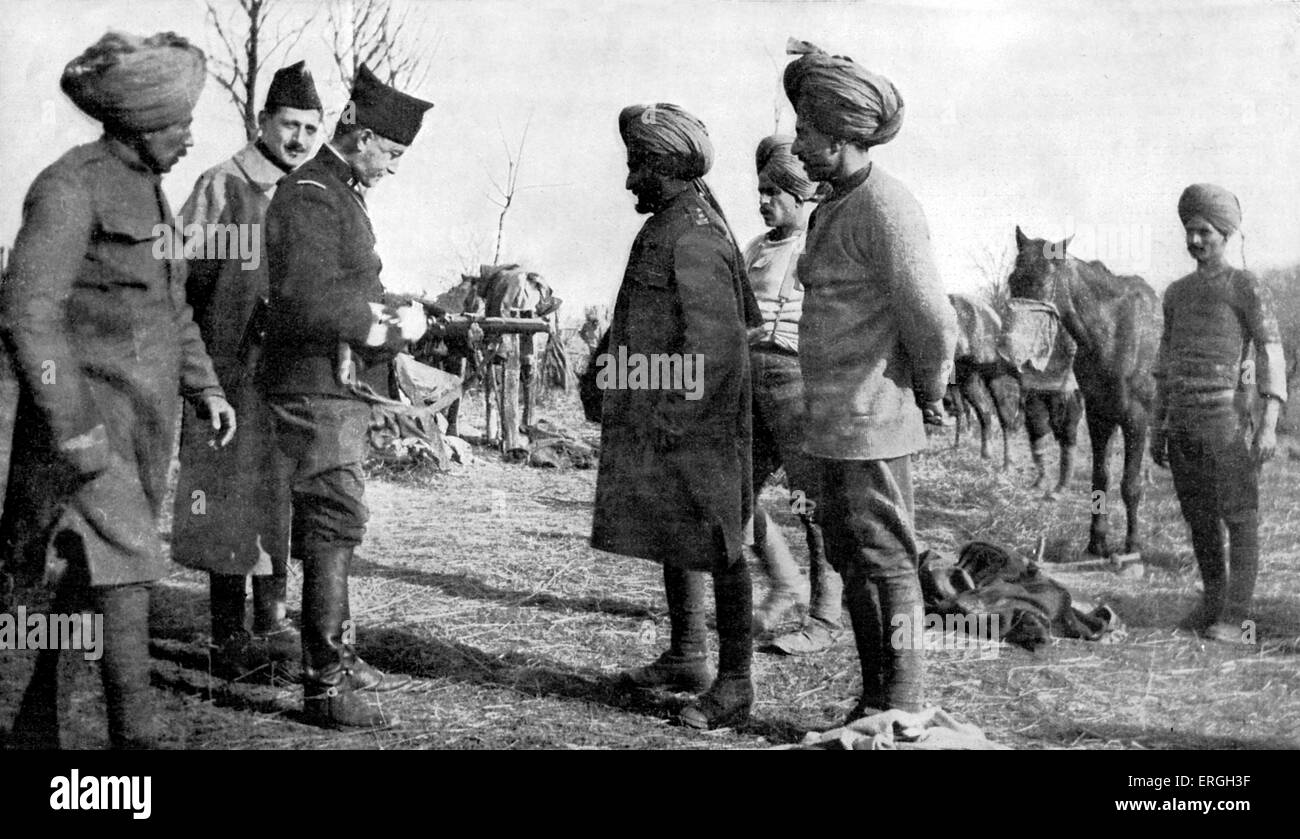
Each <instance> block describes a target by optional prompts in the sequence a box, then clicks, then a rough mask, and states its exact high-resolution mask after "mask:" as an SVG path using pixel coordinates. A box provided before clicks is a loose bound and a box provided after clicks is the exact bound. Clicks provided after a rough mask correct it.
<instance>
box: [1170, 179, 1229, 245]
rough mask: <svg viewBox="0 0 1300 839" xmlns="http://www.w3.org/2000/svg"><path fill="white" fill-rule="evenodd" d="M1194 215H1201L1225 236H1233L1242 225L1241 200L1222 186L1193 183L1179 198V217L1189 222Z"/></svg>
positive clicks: (1183, 221) (1185, 222) (1184, 221)
mask: <svg viewBox="0 0 1300 839" xmlns="http://www.w3.org/2000/svg"><path fill="white" fill-rule="evenodd" d="M1192 216H1200V217H1201V218H1203V219H1205V220H1206V221H1208V222H1209V223H1210V224H1212V225H1214V229H1215V230H1217V231H1219V232H1220V233H1222V234H1223V235H1224V236H1231V235H1232V234H1233V232H1235V231H1236V229H1237V228H1238V227H1241V202H1239V201H1238V200H1237V196H1235V195H1233V194H1232V193H1231V192H1228V190H1226V189H1224V188H1223V187H1221V186H1216V185H1215V184H1192V185H1191V186H1189V187H1188V188H1187V189H1184V190H1183V194H1182V196H1181V197H1180V198H1179V199H1178V218H1179V219H1180V220H1181V221H1182V223H1183V224H1187V222H1188V221H1189V220H1191V218H1192Z"/></svg>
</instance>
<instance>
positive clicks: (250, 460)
mask: <svg viewBox="0 0 1300 839" xmlns="http://www.w3.org/2000/svg"><path fill="white" fill-rule="evenodd" d="M322 111H323V108H322V106H321V101H320V97H319V96H318V95H317V93H316V85H315V83H314V82H313V81H312V77H311V72H310V71H309V70H307V68H306V64H305V63H304V62H302V61H299V62H298V63H297V64H293V65H291V66H289V67H284V68H282V69H280V70H279V71H277V72H276V74H275V76H274V78H272V80H271V87H270V89H269V90H268V91H267V94H266V103H265V105H264V107H263V109H262V112H261V114H260V115H259V116H258V126H259V135H258V138H257V139H256V140H254V141H253V142H250V143H249V144H248V145H246V146H244V148H243V149H241V150H240V151H238V152H237V153H236V154H235V155H234V156H233V157H230V158H228V159H227V160H225V161H223V162H222V163H220V164H218V165H216V166H214V167H212V168H211V169H209V170H208V171H206V172H204V173H203V175H202V176H200V177H199V179H198V182H197V183H195V185H194V190H193V192H191V193H190V198H189V200H188V201H186V202H185V206H184V207H183V208H181V219H182V220H183V223H184V225H185V227H186V228H187V229H193V230H195V231H196V233H197V235H200V236H203V235H205V234H206V233H207V232H208V231H210V230H213V229H214V228H215V231H216V234H217V235H222V234H223V233H224V232H226V231H232V230H237V231H238V235H239V236H240V237H241V240H242V239H243V238H247V240H248V241H249V242H250V243H252V244H254V245H257V244H260V242H261V235H260V233H261V228H262V221H263V218H264V217H265V215H266V208H267V206H268V205H270V203H271V198H272V196H274V195H275V186H276V183H277V182H279V180H280V178H282V177H284V176H285V175H286V174H287V173H289V172H292V171H293V170H294V169H295V168H297V167H298V166H300V165H302V164H303V163H305V162H306V161H307V160H308V159H310V157H311V155H312V153H313V152H314V151H315V150H316V147H317V145H318V143H319V137H318V134H319V132H320V129H321V117H322ZM191 225H193V226H194V227H193V228H191V227H190V226H191ZM194 257H195V258H191V259H190V260H189V279H188V281H187V284H186V293H187V298H188V302H189V304H190V306H191V307H193V309H194V319H195V322H196V323H198V325H199V330H200V332H201V333H202V335H203V342H204V345H205V346H206V347H207V350H208V354H209V355H210V356H211V357H212V363H213V366H214V367H215V368H216V371H217V377H218V378H219V379H220V380H221V385H222V387H223V388H224V389H225V391H226V393H227V394H229V395H230V398H231V401H232V402H233V403H234V405H235V408H236V410H237V411H238V412H239V419H240V424H241V428H240V433H239V436H238V438H236V439H235V440H234V442H233V444H232V445H230V446H228V447H226V448H225V449H221V450H216V449H213V448H212V447H211V446H209V445H207V443H208V437H209V436H210V435H209V434H207V433H205V429H204V428H203V425H202V423H201V421H200V420H198V418H197V417H196V416H195V415H194V414H193V412H189V413H187V415H186V417H185V420H184V423H183V425H182V430H181V473H180V478H179V482H178V485H177V489H176V506H175V512H174V515H173V518H172V522H173V524H172V557H173V558H174V559H175V560H176V561H177V562H179V563H181V564H182V565H186V566H188V567H190V568H197V569H199V570H203V571H207V572H208V574H209V580H210V583H211V586H210V594H209V604H210V610H211V615H212V643H213V646H214V649H215V654H214V670H215V671H216V672H217V674H218V675H220V676H223V677H225V678H230V679H236V678H241V677H244V676H247V675H249V674H250V673H251V672H255V671H256V670H257V669H258V668H259V667H260V666H261V665H262V664H264V663H265V661H266V660H267V658H268V656H269V658H270V659H271V660H279V661H295V660H297V659H299V658H301V656H302V650H301V646H300V639H299V636H298V630H297V629H296V628H295V627H294V626H293V624H292V623H291V622H290V621H289V620H288V619H287V618H286V616H285V611H286V603H285V601H286V583H287V573H286V572H287V567H288V559H289V476H288V474H287V471H286V469H285V468H284V463H285V461H284V458H283V457H281V456H280V455H279V452H278V451H277V449H276V446H275V435H274V430H275V426H274V419H273V417H272V416H271V412H270V410H269V408H268V407H267V406H266V404H265V402H264V400H263V399H262V398H261V396H260V394H259V393H258V391H257V389H256V387H255V386H254V383H253V376H251V375H249V368H250V366H251V365H253V364H255V363H256V361H255V358H256V352H257V350H258V347H257V346H256V340H257V336H256V335H255V334H254V333H255V332H256V329H257V326H256V324H250V319H251V318H252V316H253V313H254V310H255V308H256V307H257V306H258V303H259V301H264V300H265V299H266V297H267V295H268V293H269V292H268V289H267V274H266V262H265V261H264V260H262V259H261V258H260V254H256V253H254V254H253V255H252V258H251V259H250V258H248V257H249V251H244V250H240V249H234V248H232V249H229V251H228V252H227V253H225V254H220V253H218V254H213V253H208V252H206V251H205V250H202V249H199V250H197V252H195V253H194ZM250 326H251V327H252V328H251V330H250ZM249 573H252V574H253V633H252V635H251V636H250V634H249V632H248V630H247V629H246V628H245V626H244V618H245V614H244V611H245V610H244V598H245V587H246V585H247V583H246V577H247V575H248V574H249ZM254 640H256V642H257V643H252V642H253V641H254Z"/></svg>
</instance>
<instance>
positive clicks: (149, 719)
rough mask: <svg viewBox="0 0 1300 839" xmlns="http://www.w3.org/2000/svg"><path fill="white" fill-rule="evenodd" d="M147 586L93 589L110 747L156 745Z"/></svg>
mask: <svg viewBox="0 0 1300 839" xmlns="http://www.w3.org/2000/svg"><path fill="white" fill-rule="evenodd" d="M149 588H150V586H149V585H146V584H143V583H136V584H133V585H126V586H111V587H107V588H99V589H95V590H94V599H95V601H96V604H97V606H98V609H97V611H99V612H100V613H102V614H103V615H104V640H103V644H104V655H103V658H101V659H100V661H99V669H100V676H101V677H102V679H103V682H104V699H105V704H107V705H108V739H109V742H110V743H111V744H112V748H114V749H156V748H159V741H158V740H159V738H158V730H159V725H158V717H157V714H156V713H155V709H154V701H153V696H152V689H151V688H150V687H149V670H150V663H149Z"/></svg>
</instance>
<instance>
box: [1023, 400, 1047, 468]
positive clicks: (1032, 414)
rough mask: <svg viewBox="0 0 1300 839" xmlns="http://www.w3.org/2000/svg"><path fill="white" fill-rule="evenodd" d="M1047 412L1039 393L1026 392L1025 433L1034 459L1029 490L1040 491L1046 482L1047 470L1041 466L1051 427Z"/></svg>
mask: <svg viewBox="0 0 1300 839" xmlns="http://www.w3.org/2000/svg"><path fill="white" fill-rule="evenodd" d="M1048 410H1049V408H1048V406H1047V404H1046V401H1045V400H1044V398H1043V394H1042V392H1041V391H1036V390H1034V391H1026V393H1025V432H1026V433H1027V434H1028V435H1029V453H1030V455H1031V456H1032V457H1033V459H1034V482H1033V483H1031V484H1030V485H1029V488H1030V489H1042V488H1043V486H1044V485H1045V484H1046V482H1047V470H1046V468H1045V467H1044V466H1043V459H1044V457H1045V452H1044V449H1046V448H1047V434H1048V432H1049V430H1050V425H1051V421H1050V419H1049V417H1048Z"/></svg>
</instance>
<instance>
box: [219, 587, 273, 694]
mask: <svg viewBox="0 0 1300 839" xmlns="http://www.w3.org/2000/svg"><path fill="white" fill-rule="evenodd" d="M208 579H209V585H208V609H209V611H210V612H211V614H212V673H213V675H215V676H216V677H217V678H219V679H225V680H227V681H231V682H235V681H243V680H245V679H248V678H250V677H251V676H253V675H254V674H255V673H257V672H258V671H260V670H262V669H263V668H264V667H265V665H266V664H267V661H266V659H265V658H264V657H262V656H259V655H258V654H257V651H256V650H255V649H254V647H253V644H252V636H251V635H249V633H248V630H247V629H245V628H244V616H245V610H244V592H245V581H246V578H245V577H244V575H242V574H215V573H214V574H209V575H208Z"/></svg>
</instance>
